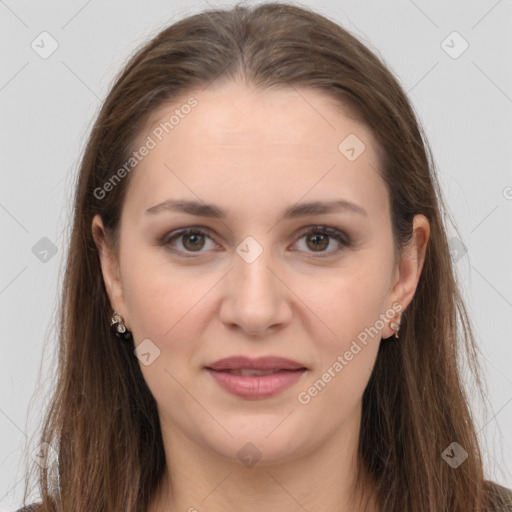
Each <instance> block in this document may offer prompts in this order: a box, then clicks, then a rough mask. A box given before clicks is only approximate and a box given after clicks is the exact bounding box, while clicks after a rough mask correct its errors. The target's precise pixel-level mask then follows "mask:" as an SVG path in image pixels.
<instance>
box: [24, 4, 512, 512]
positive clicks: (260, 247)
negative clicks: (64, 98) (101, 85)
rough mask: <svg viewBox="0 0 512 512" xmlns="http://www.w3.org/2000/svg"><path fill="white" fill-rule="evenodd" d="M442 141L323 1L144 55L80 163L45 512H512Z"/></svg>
mask: <svg viewBox="0 0 512 512" xmlns="http://www.w3.org/2000/svg"><path fill="white" fill-rule="evenodd" d="M429 155H430V154H429V151H428V145H427V143H426V142H425V140H424V138H423V136H422V132H421V128H420V126H419V124H418V121H417V120H416V118H415V115H414V113H413V110H412V108H411V106H410V103H409V102H408V100H407V98H406V96H405V94H404V92H403V91H402V89H401V88H400V86H399V84H398V83H397V81H396V79H395V78H394V77H393V76H392V74H391V73H390V72H389V71H388V70H387V68H386V67H385V66H384V64H383V63H382V62H381V61H380V60H379V59H378V58H377V57H376V56H375V55H374V54H373V53H371V52H370V51H369V50H368V49H367V48H366V47H365V46H364V45H362V44H361V43H360V42H359V41H357V40H356V39H355V38H354V37H353V36H351V35H350V34H349V33H348V32H346V31H345V30H344V29H343V28H341V27H339V26H338V25H336V24H335V23H333V22H331V21H329V20H328V19H326V18H324V17H322V16H320V15H318V14H315V13H313V12H310V11H308V10H305V9H302V8H299V7H294V6H290V5H284V4H277V3H275V4H263V5H261V6H258V7H254V8H247V7H240V6H237V7H235V8H233V9H231V10H225V11H224V10H212V11H208V12H204V13H201V14H197V15H194V16H190V17H188V18H186V19H184V20H182V21H179V22H177V23H175V24H173V25H172V26H170V27H169V28H167V29H166V30H164V31H162V32H161V33H160V34H159V35H158V36H156V37H155V38H154V39H153V40H152V41H150V42H149V43H148V44H147V45H146V46H145V47H144V48H142V49H141V50H140V51H138V53H137V54H136V55H135V56H134V57H133V58H132V59H131V60H130V62H129V63H128V64H127V65H126V67H125V69H124V70H123V72H122V73H121V75H120V76H119V78H118V79H117V81H116V83H115V84H114V86H113V88H112V91H111V92H110V94H109V95H108V97H107V99H106V101H105V103H104V105H103V108H102V110H101V112H100V114H99V116H98V119H97V121H96V123H95V125H94V128H93V130H92V133H91V136H90V139H89V142H88V145H87V148H86V151H85V154H84V156H83V160H82V165H81V169H80V176H79V182H78V186H77V190H76V196H75V210H74V212H75V213H74V224H73V232H72V237H71V243H70V248H69V254H68V260H67V271H66V277H65V283H64V284H65V286H64V289H63V296H62V298H63V308H62V316H61V331H60V359H59V364H60V366H59V378H58V383H57V388H56V392H55V395H54V397H53V400H52V404H51V407H50V409H49V411H48V414H47V417H46V423H45V426H44V430H43V433H42V437H41V442H42V443H47V444H44V445H43V446H45V447H46V453H47V454H48V460H47V463H46V464H42V465H41V469H40V486H41V493H42V502H41V503H40V504H38V505H37V506H36V507H35V508H34V509H37V510H44V511H50V510H52V511H53V510H64V511H67V510H73V511H88V512H89V511H91V510H94V511H114V510H116V511H117V510H123V511H148V512H163V511H177V510H189V511H193V510H198V511H201V510H208V511H217V510H223V511H229V510H246V511H253V510H254V511H256V510H265V511H272V510H312V509H313V508H315V509H317V510H339V511H349V510H350V511H356V512H359V511H363V510H366V511H368V512H370V511H372V512H376V511H401V512H402V511H415V512H420V511H421V512H423V511H424V512H427V511H428V512H430V511H433V510H439V511H441V510H446V511H448V510H449V511H451V512H459V511H460V512H468V511H482V512H483V511H486V512H487V511H494V510H512V500H511V493H510V491H509V490H508V489H505V488H504V487H502V486H499V485H498V484H495V483H493V482H490V481H488V480H485V478H484V474H483V467H482V461H481V459H480V450H479V446H478V441H477V436H476V430H475V425H474V423H473V421H472V418H471V416H470V411H469V408H468V402H467V398H466V395H465V393H464V389H463V386H462V381H461V375H460V373H459V369H458V366H457V362H456V360H457V355H458V353H459V351H461V350H464V351H465V352H466V353H467V354H468V357H469V360H470V361H471V363H472V366H471V367H472V368H474V370H475V372H476V359H475V357H476V356H475V354H476V352H475V345H474V340H473V335H472V332H471V328H470V325H469V321H468V318H467V314H466V310H465V308H464V305H463V302H462V300H461V297H460V295H459V291H458V287H457V283H456V280H455V278H454V271H453V267H452V263H451V260H450V252H449V247H448V245H447V237H446V231H445V227H444V225H443V222H442V219H443V215H445V214H446V212H445V211H444V206H443V202H442V197H441V192H440V189H439V186H438V183H437V181H436V176H435V173H434V166H433V163H432V160H431V158H430V156H429ZM458 320H459V321H460V323H459V324H458V322H457V321H458ZM475 375H476V376H478V373H475ZM52 453H54V454H57V453H58V457H56V458H55V459H53V460H51V454H52ZM27 510H28V509H27Z"/></svg>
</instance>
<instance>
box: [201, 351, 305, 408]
mask: <svg viewBox="0 0 512 512" xmlns="http://www.w3.org/2000/svg"><path fill="white" fill-rule="evenodd" d="M205 370H206V371H207V372H208V373H209V374H210V375H211V376H212V377H213V380H214V381H215V382H216V383H217V384H218V385H219V386H220V387H221V388H222V389H223V390H225V391H227V392H228V393H231V394H233V395H236V396H238V397H241V398H244V399H246V400H257V399H263V398H268V397H270V396H273V395H276V394H277V393H280V392H281V391H284V390H285V389H287V388H289V387H290V386H292V385H293V384H295V383H296V382H297V381H298V380H299V379H300V378H301V377H302V375H303V374H304V373H305V372H306V371H307V368H306V367H305V366H304V365H302V364H301V363H298V362H297V361H292V360H291V359H285V358H282V357H260V358H257V359H250V358H247V357H243V356H239V357H229V358H225V359H221V360H219V361H216V362H215V363H212V364H210V365H209V366H207V367H205Z"/></svg>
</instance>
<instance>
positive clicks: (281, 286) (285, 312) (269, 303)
mask: <svg viewBox="0 0 512 512" xmlns="http://www.w3.org/2000/svg"><path fill="white" fill-rule="evenodd" d="M269 252H270V251H265V250H264V251H263V253H262V254H261V255H260V256H259V257H258V258H257V259H256V260H255V261H252V262H251V263H249V262H247V261H245V260H244V259H243V258H242V257H239V255H238V254H235V258H234V268H233V269H232V270H231V272H229V273H228V275H227V276H226V282H225V290H224V297H223V301H222V305H221V307H220V313H219V315H220V319H221V321H222V322H223V323H224V325H226V326H228V327H229V328H231V329H239V330H241V331H243V332H244V333H245V334H248V335H250V336H264V335H268V334H269V333H273V332H274V331H276V330H278V329H280V328H283V327H284V326H285V325H287V324H288V323H289V322H290V321H291V318H292V305H291V299H292V297H293V293H292V292H291V291H290V288H289V287H288V286H286V282H285V279H283V277H282V276H280V275H279V271H278V270H276V269H275V268H274V267H276V265H275V264H274V262H273V261H272V258H271V257H270V255H269V254H268V253H269Z"/></svg>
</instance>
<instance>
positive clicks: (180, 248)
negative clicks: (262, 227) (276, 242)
mask: <svg viewBox="0 0 512 512" xmlns="http://www.w3.org/2000/svg"><path fill="white" fill-rule="evenodd" d="M299 236H300V238H299V240H298V242H296V243H295V244H298V243H299V242H300V241H302V239H303V238H305V239H306V240H305V247H306V248H305V249H298V250H304V251H305V252H313V253H319V255H318V256H315V257H326V256H332V255H335V254H338V253H339V252H341V251H342V250H343V249H344V248H346V247H348V246H350V245H351V241H350V238H349V237H348V236H347V235H346V234H345V233H343V232H342V231H339V230H338V229H335V228H331V227H328V226H312V227H308V228H307V229H306V230H303V231H302V233H301V234H300V235H299ZM332 240H334V241H335V242H336V243H337V245H338V246H337V247H336V248H334V249H332V250H330V251H326V249H327V248H328V247H329V246H330V245H332V243H331V242H332ZM208 241H210V244H211V246H210V249H211V250H217V249H218V247H219V246H218V245H217V244H216V243H215V242H213V240H212V238H211V237H210V236H209V235H208V233H206V231H204V230H203V229H200V228H197V227H193V228H185V229H181V230H178V231H173V232H172V233H169V234H167V235H165V236H164V237H163V238H162V239H161V241H160V243H159V245H163V246H166V247H167V248H168V249H169V250H170V251H172V252H174V253H177V254H179V255H180V256H184V257H194V256H195V255H193V253H198V254H200V253H202V252H205V251H203V250H202V249H205V250H207V249H208V244H207V242H208ZM294 250H297V249H294Z"/></svg>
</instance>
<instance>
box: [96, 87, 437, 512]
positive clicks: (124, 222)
mask: <svg viewBox="0 0 512 512" xmlns="http://www.w3.org/2000/svg"><path fill="white" fill-rule="evenodd" d="M298 92H300V94H299V93H298ZM193 96H194V97H195V98H196V99H197V101H198V105H197V106H196V107H195V108H194V109H192V111H191V112H190V114H188V115H187V116H186V117H184V119H182V120H180V123H179V124H178V125H177V126H175V128H174V129H173V131H172V132H170V133H169V135H167V136H166V137H165V138H164V139H163V140H162V141H161V142H160V143H159V144H158V145H157V147H155V148H154V149H152V150H151V151H150V152H149V154H148V155H147V156H146V157H145V158H144V159H143V160H142V161H141V162H140V163H139V164H138V166H137V167H136V169H135V170H134V171H132V172H133V173H134V175H133V176H132V179H133V181H132V182H131V184H130V187H129V189H128V192H127V196H126V201H125V204H124V207H123V212H122V218H121V231H120V252H119V259H116V258H115V256H114V253H113V251H112V250H111V248H110V247H109V246H108V244H107V243H105V236H104V231H103V225H102V222H101V218H100V217H99V216H96V217H95V218H94V220H93V224H92V230H93V234H94V237H95V242H96V245H97V247H98V250H99V253H100V258H101V265H102V272H103V278H104V281H105V285H106V289H107V292H108V295H109V299H110V303H111V305H112V307H113V309H115V310H116V311H117V312H118V313H120V314H121V315H122V316H123V317H124V320H125V324H126V326H127V328H128V329H129V330H131V331H132V333H133V337H134V343H135V346H137V345H138V344H140V343H141V342H142V341H143V340H145V339H150V340H151V342H152V343H153V344H154V345H155V346H157V347H158V349H159V350H160V355H159V356H158V357H156V359H154V361H153V362H152V363H151V364H150V365H148V366H146V365H144V364H142V363H141V364H140V367H141V371H142V373H143V375H144V378H145V380H146V382H147V384H148V386H149V389H150V390H151V392H152V394H153V396H154V397H155V400H156V402H157V405H158V411H159V416H160V422H161V427H162V432H163V440H164V447H165V452H166V460H167V470H166V475H165V479H164V481H163V485H162V486H161V488H160V489H159V490H158V492H157V493H156V494H155V496H154V497H153V499H152V501H151V504H150V507H149V509H148V510H150V511H151V512H155V511H164V510H166V511H177V510H180V511H186V510H194V509H196V510H198V511H201V510H208V511H212V512H215V511H234V510H244V511H261V510H266V511H269V512H272V511H277V510H279V511H281V510H287V511H295V510H297V511H299V510H301V511H303V510H304V509H306V510H320V511H324V510H325V511H327V510H337V511H338V510H339V511H348V510H351V511H358V510H362V508H361V507H359V506H357V505H354V504H353V503H352V501H353V499H354V498H355V495H354V488H353V483H354V472H355V467H356V464H357V457H356V450H357V443H358V439H359V427H360V420H361V403H362V395H363V392H364V389H365V387H366V385H367V383H368V380H369V377H370V374H371V371H372V369H373V366H374V363H375V360H376V356H377V351H378V347H379V343H380V342H381V338H387V337H389V336H391V335H393V334H394V329H392V328H391V327H390V326H389V323H388V322H386V323H385V325H384V326H383V328H382V329H379V333H380V334H378V335H376V336H374V337H373V338H369V341H368V343H367V345H366V346H363V345H361V347H362V350H361V351H360V352H359V353H358V354H357V355H355V356H354V357H353V359H352V360H351V361H349V362H348V364H346V366H344V368H343V370H342V371H341V372H339V373H337V374H336V377H334V378H332V380H331V381H330V382H329V383H328V384H327V385H326V386H325V388H324V389H322V391H321V392H319V393H318V394H317V395H316V396H315V397H313V398H312V399H311V401H310V402H309V403H308V404H306V405H304V404H302V403H299V401H298V398H297V397H298V394H299V393H300V392H301V391H304V390H307V389H308V388H309V387H310V386H311V385H312V384H313V383H314V382H315V381H317V380H318V379H319V378H320V377H321V376H322V374H323V373H324V372H325V371H326V370H327V369H328V368H329V367H332V365H333V363H334V362H335V361H336V360H337V358H338V356H339V355H343V354H344V353H345V352H346V351H347V350H349V348H350V346H351V343H352V342H353V340H355V339H357V336H358V334H359V333H361V332H362V331H364V329H365V328H368V327H370V326H373V325H375V323H376V321H377V320H378V319H379V315H382V314H385V313H386V311H388V310H390V309H391V308H392V305H393V304H396V303H399V304H400V305H401V306H402V308H403V310H405V309H406V307H407V305H408V304H409V303H410V301H411V300H412V298H413V295H414V292H415V290H416V287H417V284H418V280H419V277H420V272H421V268H422V265H423V261H424V255H425V249H426V244H427V241H428V237H429V232H430V231H429V224H428V221H427V219H426V218H425V217H424V216H422V215H417V216H416V218H415V219H414V233H413V239H412V243H411V245H410V247H409V250H408V251H405V252H404V253H403V254H402V255H401V256H400V258H399V259H398V260H395V259H394V253H393V245H392V234H391V233H392V232H391V220H390V214H389V199H388V194H387V190H386V186H385V184H384V181H383V180H382V178H381V177H380V175H379V172H378V169H379V158H378V155H377V146H376V141H375V139H374V137H373V135H372V133H371V131H370V130H369V129H368V128H367V127H366V126H364V125H363V124H361V123H359V122H357V121H355V120H354V119H353V118H351V117H349V116H348V115H344V114H342V113H340V110H339V109H338V110H336V109H335V108H334V104H333V102H332V100H331V99H330V98H328V97H327V96H325V95H324V94H322V93H321V92H318V91H313V90H308V89H301V90H298V91H296V90H294V89H291V88H286V89H281V90H273V91H264V92H262V91H257V90H255V89H254V88H252V87H251V86H249V85H247V84H244V83H241V82H225V83H222V84H218V85H217V86H216V87H213V86H210V87H209V88H208V89H206V90H204V91H197V92H194V94H193ZM183 103H184V101H183V102H174V103H172V104H167V105H165V106H163V107H161V108H160V109H159V110H158V111H156V112H155V113H154V115H153V116H152V118H151V123H152V125H150V124H148V125H147V126H146V129H145V130H144V132H143V133H141V139H140V140H141V141H142V140H144V139H145V137H146V136H147V135H148V134H150V133H151V131H150V128H151V126H157V125H158V123H159V122H160V121H164V120H167V119H169V117H170V115H172V113H173V111H174V109H176V108H179V107H180V105H182V104H183ZM349 134H356V135H357V137H358V138H359V139H360V140H362V141H363V142H364V144H365V146H366V149H365V150H364V151H363V153H362V154H361V155H360V156H359V157H358V158H356V159H355V160H354V161H349V160H348V159H347V158H346V157H345V155H343V154H342V153H341V152H340V151H339V150H338V145H339V144H340V142H341V141H343V140H344V139H345V137H347V136H348V135H349ZM170 198H173V199H178V198H179V199H186V200H200V201H202V202H205V203H208V204H215V205H217V206H219V207H220V208H222V209H223V210H226V212H227V217H226V218H225V219H224V220H219V219H211V218H206V217H196V216H192V215H189V214H186V213H178V212H170V211H167V212H164V213H159V214H157V215H149V214H146V213H145V210H146V209H148V208H150V207H152V206H154V205H156V204H158V203H160V202H162V201H164V200H167V199H170ZM198 198H199V199H198ZM340 198H343V199H346V200H348V201H351V202H353V203H356V204H357V205H359V206H361V207H362V208H364V210H366V213H367V214H366V215H359V214H356V213H351V212H347V211H345V212H343V211H342V212H337V213H328V214H320V215H310V216H304V217H301V218H296V219H293V220H283V219H282V212H283V211H284V209H285V208H287V207H288V206H291V205H294V204H296V203H299V202H305V201H313V200H319V201H328V200H334V199H340ZM317 225H327V226H331V227H333V228H336V229H339V230H341V231H342V232H344V233H346V234H348V235H349V236H350V238H351V239H352V241H353V243H352V245H350V246H348V247H344V248H342V250H341V252H340V253H338V254H334V253H333V251H334V250H335V249H336V248H338V247H340V244H339V242H337V241H336V240H335V239H334V238H328V241H329V243H328V246H327V247H324V248H323V249H317V248H316V246H315V244H314V243H313V242H312V241H311V236H310V237H308V236H307V235H304V234H302V233H301V230H302V229H303V228H307V227H309V226H317ZM195 226H203V227H207V228H209V231H208V232H207V235H208V236H205V237H204V239H200V240H199V242H200V243H198V242H197V240H191V239H190V237H189V238H187V237H183V236H182V237H181V238H177V239H176V240H174V242H172V246H173V247H174V248H175V249H176V250H178V251H179V250H181V251H182V253H187V250H188V254H191V256H192V257H190V258H187V257H186V256H181V257H180V256H179V255H178V254H175V253H172V252H171V251H170V250H168V249H166V247H165V246H161V245H158V240H159V239H160V238H162V237H163V236H164V235H166V234H167V233H171V232H173V231H176V230H178V229H181V228H186V227H195ZM247 236H251V237H253V238H254V239H255V240H256V241H257V242H258V244H259V245H260V246H261V247H262V249H263V252H262V254H261V255H260V256H259V257H258V258H257V259H256V260H255V261H253V262H252V263H248V262H246V261H245V260H244V259H243V258H241V257H240V256H239V255H238V254H237V252H236V248H237V246H238V245H239V244H240V243H241V242H242V241H243V240H244V239H245V238H246V237H247ZM191 242H192V243H191ZM194 243H195V244H196V245H194ZM169 244H170V245H171V242H169ZM184 244H185V245H184ZM201 244H203V245H201ZM194 247H198V249H197V250H196V252H194ZM322 247H323V246H322ZM322 250H323V252H322ZM322 255H324V256H323V257H322ZM396 342H397V343H399V342H400V341H396ZM242 354H243V355H246V356H249V357H259V356H267V355H277V356H282V357H287V358H290V359H294V360H296V361H299V362H300V363H302V364H303V365H304V366H305V367H307V368H308V371H307V372H306V373H305V374H304V375H303V376H302V377H301V379H300V380H299V382H297V383H296V384H295V385H293V386H292V387H291V388H288V389H286V390H285V391H283V392H281V393H279V394H278V395H275V396H272V397H270V398H266V399H262V400H247V399H243V398H239V397H236V396H234V395H231V394H229V393H227V392H226V391H224V390H223V389H221V388H220V387H219V386H218V384H217V383H216V382H215V381H214V380H213V379H212V377H211V376H210V374H208V373H207V372H206V371H205V370H204V366H206V365H207V364H209V363H212V362H214V361H216V360H218V359H221V358H224V357H228V356H232V355H242ZM248 442H251V443H252V444H253V445H255V446H256V447H257V449H258V450H259V452H260V454H261V459H260V460H259V461H258V462H257V464H256V465H254V466H253V467H248V466H246V465H244V463H243V462H242V461H241V460H240V459H239V458H238V457H237V453H238V451H239V450H240V449H241V448H242V447H244V445H246V443H248ZM369 489H370V487H368V490H369ZM372 507H374V505H372ZM373 509H375V508H373ZM369 510H372V508H370V509H369Z"/></svg>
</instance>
